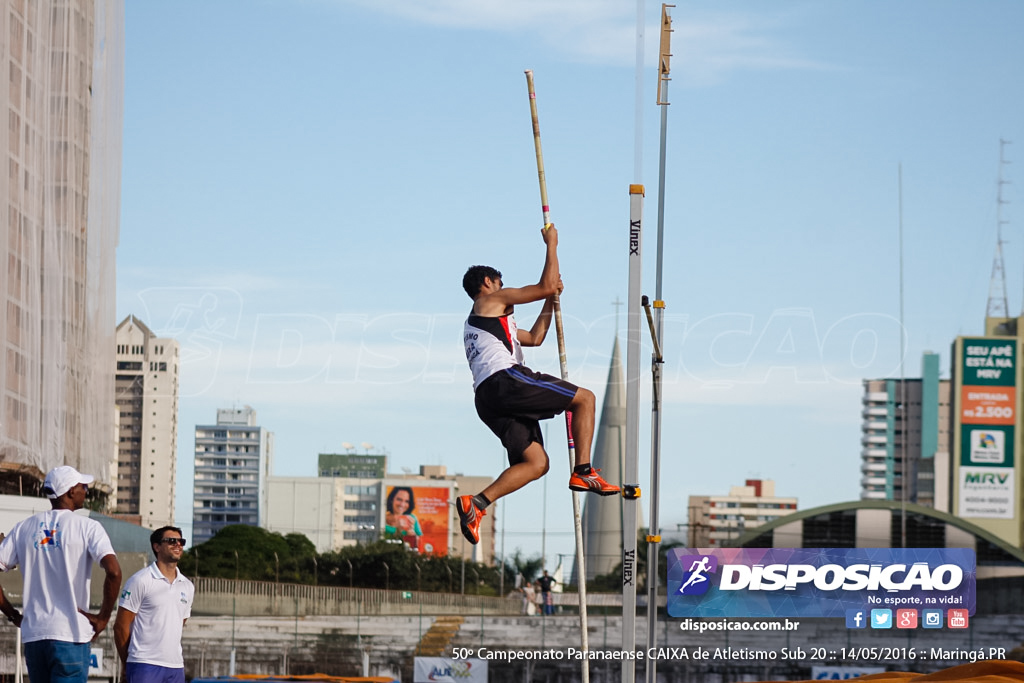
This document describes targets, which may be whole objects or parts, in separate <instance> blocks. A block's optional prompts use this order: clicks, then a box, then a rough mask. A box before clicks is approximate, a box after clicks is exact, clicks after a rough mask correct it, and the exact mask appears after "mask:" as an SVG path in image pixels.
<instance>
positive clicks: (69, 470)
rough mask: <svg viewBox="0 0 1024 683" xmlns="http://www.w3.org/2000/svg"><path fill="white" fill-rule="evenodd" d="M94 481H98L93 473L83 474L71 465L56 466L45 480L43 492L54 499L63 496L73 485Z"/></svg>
mask: <svg viewBox="0 0 1024 683" xmlns="http://www.w3.org/2000/svg"><path fill="white" fill-rule="evenodd" d="M94 481H96V478H95V477H93V476H91V475H88V474H82V473H81V472H79V471H78V470H76V469H75V468H74V467H71V466H70V465H61V466H60V467H54V468H53V469H52V470H50V473H49V474H47V475H46V481H44V482H43V492H44V493H45V494H46V497H47V498H49V499H51V500H53V499H56V498H60V497H61V496H63V495H64V494H65V493H67V492H68V491H70V490H71V488H72V487H73V486H77V485H78V484H91V483H93V482H94Z"/></svg>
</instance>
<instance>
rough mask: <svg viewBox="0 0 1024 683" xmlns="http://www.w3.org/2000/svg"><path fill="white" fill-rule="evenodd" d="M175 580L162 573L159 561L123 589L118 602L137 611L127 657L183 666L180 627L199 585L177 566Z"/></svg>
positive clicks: (133, 659)
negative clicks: (195, 584)
mask: <svg viewBox="0 0 1024 683" xmlns="http://www.w3.org/2000/svg"><path fill="white" fill-rule="evenodd" d="M175 572H176V573H177V576H175V578H174V581H168V580H167V578H166V577H165V576H164V575H163V574H161V573H160V569H159V568H158V567H157V566H156V562H154V563H153V564H151V565H149V566H147V567H143V568H142V569H140V570H139V571H137V572H135V573H134V574H132V576H131V578H130V579H128V583H126V584H125V585H124V589H123V590H122V591H121V599H120V601H119V603H118V604H119V605H120V607H121V608H123V609H126V610H128V611H129V612H134V613H135V621H133V622H132V630H131V639H130V640H129V641H128V661H129V662H137V663H140V664H155V665H157V666H165V667H167V668H169V669H181V668H183V667H184V666H185V660H184V659H183V658H182V656H181V629H182V627H183V626H184V625H185V620H186V619H188V618H189V617H190V616H191V615H192V600H193V598H194V597H195V591H196V588H195V586H194V585H193V584H192V582H191V581H189V580H188V579H187V578H185V576H184V575H183V574H182V573H181V572H180V571H178V569H177V567H175Z"/></svg>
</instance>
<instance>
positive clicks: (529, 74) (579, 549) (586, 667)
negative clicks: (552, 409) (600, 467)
mask: <svg viewBox="0 0 1024 683" xmlns="http://www.w3.org/2000/svg"><path fill="white" fill-rule="evenodd" d="M526 86H527V89H528V90H529V93H530V116H531V118H532V119H533V146H534V149H535V151H536V153H537V180H538V182H539V183H540V204H541V211H542V213H543V215H544V226H545V228H546V227H547V226H548V225H550V224H551V207H550V206H549V205H548V185H547V179H546V178H545V176H544V154H543V153H542V152H541V146H540V119H539V118H538V116H537V93H536V91H535V90H534V87H533V71H531V70H529V69H527V71H526ZM554 318H555V335H556V337H557V340H558V364H559V367H560V369H561V373H562V379H565V380H567V379H569V368H568V365H567V363H566V359H565V333H564V332H563V329H562V305H561V302H560V301H559V297H558V294H555V296H554ZM565 431H566V435H567V437H568V443H569V470H570V471H572V468H573V467H574V466H575V465H576V446H575V444H574V443H573V439H572V413H571V412H569V411H566V413H565ZM572 514H573V528H574V531H575V532H576V576H577V583H578V584H579V592H578V596H579V603H580V650H582V651H583V653H584V655H583V660H582V675H583V683H590V664H589V659H588V656H589V652H590V647H589V645H588V638H587V572H586V567H585V565H584V559H583V521H582V519H583V516H582V515H581V514H580V497H579V494H578V493H577V492H576V491H572Z"/></svg>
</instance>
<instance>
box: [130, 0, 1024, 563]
mask: <svg viewBox="0 0 1024 683" xmlns="http://www.w3.org/2000/svg"><path fill="white" fill-rule="evenodd" d="M126 4H127V7H126V8H125V12H126V56H125V57H126V58H125V64H126V73H125V114H124V122H125V130H124V166H123V184H122V201H123V211H122V216H121V237H120V244H119V248H118V316H119V319H120V318H123V317H124V316H126V315H128V314H130V313H131V314H135V315H136V316H138V317H140V318H141V319H142V320H143V321H145V322H146V324H148V325H149V326H150V327H151V328H152V329H153V330H154V331H156V332H157V333H158V334H161V335H166V336H174V337H175V338H177V339H178V340H179V341H180V342H181V344H182V353H183V365H182V386H181V394H182V397H181V403H180V415H179V425H180V427H179V429H180V431H179V439H178V440H179V481H178V496H177V511H176V517H177V519H178V521H179V522H181V523H184V524H186V525H188V524H189V523H190V521H191V485H192V480H191V472H192V457H191V451H192V448H193V446H194V443H193V429H194V426H195V425H196V424H204V423H209V422H211V421H212V420H213V419H214V418H215V412H214V411H215V410H216V409H217V408H218V407H228V406H231V405H243V404H248V405H251V406H253V407H254V408H255V409H256V410H257V411H258V414H259V418H260V422H261V423H262V424H263V425H264V426H266V427H267V428H268V429H270V430H272V431H274V432H275V434H276V456H275V463H274V471H275V473H276V474H280V475H309V476H312V475H314V474H315V468H316V454H317V453H319V452H338V451H341V444H342V443H343V442H351V443H355V444H359V443H362V442H368V443H372V444H373V445H374V446H375V447H377V448H383V449H386V451H387V452H388V453H389V455H390V458H389V460H390V468H391V470H392V471H396V472H397V471H401V470H402V469H403V468H409V469H412V470H416V468H417V467H418V466H419V465H420V464H438V463H441V464H445V465H447V466H448V470H449V472H456V471H458V472H464V473H466V474H485V475H492V476H495V475H497V474H498V473H499V472H500V470H501V469H502V467H503V463H504V456H503V452H502V450H501V448H500V445H499V444H498V442H497V440H496V439H494V437H493V436H492V435H491V434H490V433H489V432H488V431H487V429H486V428H485V427H484V426H483V425H482V424H481V423H479V422H478V420H477V418H476V416H475V414H474V411H473V407H472V388H471V381H470V375H469V371H468V369H467V368H466V367H465V359H464V357H463V352H462V347H461V343H460V335H461V324H462V320H463V318H464V316H465V314H466V312H467V310H468V308H469V299H468V298H466V295H465V294H464V293H463V292H462V291H461V287H460V282H461V277H462V273H463V272H464V270H465V268H466V267H467V266H469V265H471V264H474V263H487V264H491V265H494V266H496V267H497V268H499V269H500V270H501V271H502V272H503V274H504V276H505V278H504V279H505V281H506V283H508V284H512V285H518V284H527V283H529V282H531V281H535V280H536V278H537V277H538V275H539V273H540V267H541V260H542V257H543V248H542V244H541V240H540V237H539V232H538V228H539V227H540V222H541V212H540V201H539V194H538V188H537V176H536V165H535V157H534V150H533V139H532V133H531V127H530V113H529V101H528V99H527V91H526V81H525V78H524V76H523V71H524V70H525V69H532V70H533V71H534V73H535V78H536V88H537V98H538V99H537V102H538V108H539V111H540V125H541V132H542V136H543V145H544V157H545V166H546V174H547V180H548V191H549V199H550V204H551V211H552V219H553V220H554V221H555V223H556V224H557V225H558V228H559V233H560V238H561V242H560V244H561V247H560V252H561V270H562V276H563V280H564V282H565V286H566V290H565V293H564V294H563V298H562V303H563V310H564V315H565V328H566V343H567V356H568V361H569V373H570V378H571V379H572V380H574V381H576V382H578V383H580V384H583V385H585V386H590V387H592V388H594V389H595V390H596V392H597V393H598V397H599V400H600V397H601V395H602V394H603V383H604V381H605V377H606V375H607V368H608V361H609V357H610V352H611V348H612V342H613V339H614V337H615V333H616V325H617V319H616V308H615V306H613V301H615V300H616V298H618V299H625V296H626V275H627V273H626V268H627V264H626V258H625V254H624V251H623V248H622V244H623V242H624V234H625V226H626V224H627V220H628V188H629V184H630V183H631V182H634V180H635V173H634V159H635V141H636V135H635V126H634V111H635V98H634V92H635V85H636V74H635V54H636V50H635V36H636V21H635V20H636V13H637V6H636V4H635V3H632V2H625V1H622V0H615V1H613V0H589V1H588V2H585V3H584V2H579V1H578V0H543V1H540V0H521V1H519V2H509V1H505V2H501V1H499V0H491V1H482V0H421V1H420V2H417V3H383V2H379V0H291V1H287V2H286V1H284V0H258V1H253V2H249V3H246V5H245V10H244V11H239V6H238V5H237V4H235V3H228V2H213V3H210V2H196V1H190V2H178V3H126ZM660 10H661V6H660V3H654V2H651V1H650V0H647V2H646V5H645V12H644V13H645V17H646V24H647V28H646V32H645V36H646V43H647V46H646V49H645V55H646V61H647V63H648V65H647V68H646V69H645V71H644V83H643V89H644V93H645V95H644V97H645V99H644V102H643V112H644V121H643V145H642V158H643V166H642V178H641V180H642V182H643V183H644V185H645V186H646V188H647V199H646V205H645V218H646V229H647V233H646V240H645V261H646V263H645V269H644V282H645V287H644V289H645V292H646V293H648V294H649V295H652V296H653V294H654V272H655V270H654V265H655V238H654V236H655V225H656V220H655V218H656V215H657V184H658V138H659V127H660V123H659V122H660V110H659V108H658V107H657V106H656V105H655V104H654V101H655V84H656V78H655V76H656V72H655V70H654V63H655V60H656V56H657V38H658V32H657V24H658V20H659V16H660ZM673 17H674V27H675V33H674V35H673V59H672V82H671V84H670V90H669V99H670V101H671V103H672V104H671V105H670V107H669V111H668V147H667V174H666V178H667V181H666V193H665V194H666V218H665V233H666V236H665V251H664V264H665V266H664V267H665V282H664V299H665V301H666V303H667V309H666V335H665V339H664V346H665V355H666V360H667V364H666V367H665V396H666V404H665V406H664V411H665V421H664V432H663V451H662V453H663V455H662V458H663V468H662V506H661V521H662V526H663V528H665V529H674V528H675V525H676V524H678V523H683V522H685V521H686V509H685V502H684V501H685V499H686V496H689V495H691V494H718V493H726V492H727V491H728V488H729V486H731V485H738V484H742V480H743V479H745V478H753V477H760V478H770V479H774V480H775V481H776V491H777V493H778V494H779V495H792V496H797V497H799V499H800V507H801V508H805V507H811V506H815V505H822V504H826V503H833V502H839V501H845V500H852V499H855V498H857V496H858V492H859V479H860V472H859V462H860V460H859V452H860V444H859V425H860V399H861V384H860V382H861V380H862V379H863V378H866V377H872V378H874V377H882V376H898V375H899V373H900V360H899V350H900V342H899V329H900V326H899V316H900V298H899V277H898V267H899V260H898V225H899V215H900V212H899V205H900V202H899V190H898V188H899V169H900V167H902V187H903V192H902V217H903V241H904V254H905V261H904V316H903V319H904V323H905V335H906V336H905V343H906V356H905V364H904V368H905V369H904V371H905V372H906V374H907V376H916V375H917V373H918V371H919V365H920V357H921V353H922V351H924V350H933V351H937V352H939V353H941V354H942V365H943V367H944V368H948V365H949V347H950V344H951V343H952V341H953V338H954V337H955V336H956V335H958V334H977V333H980V332H981V331H982V325H983V319H984V315H985V309H986V299H987V296H988V291H989V280H990V273H991V269H992V257H993V253H994V249H995V241H996V238H995V234H996V186H997V182H996V181H997V177H998V176H997V174H998V172H999V150H1000V144H999V140H1000V138H1003V139H1006V140H1011V141H1013V144H1010V145H1007V146H1006V148H1005V152H1006V158H1007V159H1008V160H1010V161H1012V162H1014V163H1010V164H1007V165H1005V166H1004V167H1003V171H1004V178H1005V179H1006V180H1008V181H1010V184H1007V185H1004V187H1003V198H1004V200H1005V201H1008V202H1010V203H1009V204H1007V205H1004V207H1003V219H1004V220H1007V221H1009V223H1008V224H1006V225H1005V226H1004V233H1005V234H1004V236H1005V237H1006V239H1007V240H1008V244H1007V245H1006V248H1005V259H1006V276H1007V282H1008V290H1009V308H1010V312H1011V314H1018V312H1019V311H1020V310H1021V304H1022V288H1024V240H1022V239H1021V238H1020V230H1021V227H1020V226H1021V225H1022V224H1024V208H1021V207H1022V205H1024V195H1022V194H1021V190H1020V188H1021V186H1022V185H1024V176H1022V174H1021V172H1020V171H1019V169H1020V167H1021V165H1020V164H1021V160H1024V130H1022V129H1024V92H1022V90H1021V86H1020V84H1021V83H1022V82H1024V43H1022V42H1021V41H1020V40H1019V36H1020V32H1021V30H1022V28H1024V5H1022V4H1021V3H1019V2H1015V1H1013V0H1005V1H1001V0H990V1H987V2H982V3H973V2H972V3H968V2H942V1H924V0H909V1H906V2H900V3H888V2H881V1H858V0H854V1H850V2H844V3H818V2H798V1H789V0H780V1H779V2H773V3H763V2H754V1H752V0H750V1H735V2H730V3H727V4H722V3H688V4H685V5H684V4H680V6H678V7H676V8H675V9H674V10H673ZM536 311H537V308H536V307H535V306H534V307H521V309H520V310H519V311H518V313H517V318H518V320H519V321H520V323H521V324H529V323H530V322H532V319H533V316H534V315H535V313H536ZM624 322H625V321H624V317H620V318H619V319H618V324H619V326H620V327H621V326H622V325H624ZM645 348H647V349H648V350H649V345H647V346H646V347H645ZM646 353H647V352H646V351H645V356H644V358H645V360H644V361H643V362H642V367H643V370H644V375H643V378H642V382H643V386H644V392H643V394H644V396H643V398H642V403H641V407H640V410H641V437H640V438H641V448H640V453H641V458H640V460H641V465H640V471H641V481H640V483H641V484H642V485H643V486H645V487H646V486H648V483H649V481H648V477H649V466H648V463H649V459H650V454H649V453H650V451H649V442H650V438H649V427H648V425H649V421H648V418H647V416H648V415H649V411H650V401H649V388H648V384H649V381H650V380H649V377H650V375H649V368H648V363H647V360H646V358H647V357H648V356H647V355H646ZM527 362H528V363H529V364H530V365H531V366H533V367H535V368H537V369H540V370H544V371H547V372H551V373H553V374H557V373H558V360H557V351H556V348H555V344H554V339H551V340H550V341H549V342H548V344H546V345H545V346H544V347H541V348H540V349H536V350H531V351H528V357H527ZM946 373H947V374H948V370H946ZM549 430H550V439H549V440H550V442H551V445H552V448H551V452H552V462H553V467H552V472H551V474H549V475H548V476H549V481H548V483H547V487H546V491H547V494H546V495H547V506H546V519H543V518H542V515H541V512H540V510H542V509H544V507H545V506H542V505H541V504H540V502H541V500H542V497H543V496H544V491H545V487H544V486H542V484H540V483H536V484H533V485H531V486H530V487H528V488H527V489H524V490H523V491H521V492H518V493H517V494H515V495H513V496H511V497H509V498H508V499H507V502H506V508H505V511H504V517H505V520H506V521H505V525H504V526H505V529H506V541H505V549H506V551H507V552H511V551H512V550H513V549H514V548H516V547H521V548H522V549H523V550H524V551H526V552H527V553H528V554H532V553H536V552H539V551H540V540H539V536H540V530H541V529H542V528H543V527H546V528H547V531H548V535H547V543H546V549H547V551H548V555H549V557H552V558H553V556H554V555H555V554H556V553H559V552H563V553H571V552H573V542H572V533H571V529H572V523H571V519H572V515H571V506H570V502H569V501H570V497H569V496H568V494H567V493H566V490H565V482H564V480H565V479H566V476H567V474H566V465H565V460H566V456H565V453H564V450H563V448H562V447H561V443H562V440H563V438H564V436H563V434H564V427H563V423H562V422H561V421H560V420H556V421H553V422H551V423H550V427H549ZM823 482H828V485H826V486H823V485H822V484H823ZM644 516H645V518H646V517H647V513H646V511H645V513H644ZM500 527H501V522H500V521H499V528H500ZM499 550H500V548H499Z"/></svg>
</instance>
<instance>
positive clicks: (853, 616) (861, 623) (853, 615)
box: [846, 609, 868, 628]
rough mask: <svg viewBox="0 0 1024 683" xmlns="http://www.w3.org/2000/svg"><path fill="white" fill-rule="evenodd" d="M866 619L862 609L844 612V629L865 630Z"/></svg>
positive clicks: (866, 625)
mask: <svg viewBox="0 0 1024 683" xmlns="http://www.w3.org/2000/svg"><path fill="white" fill-rule="evenodd" d="M867 627H868V618H867V616H866V614H865V612H864V610H862V609H848V610H846V628H867Z"/></svg>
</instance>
